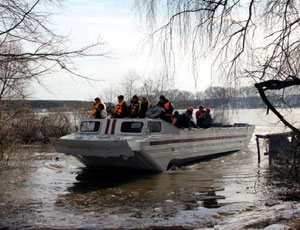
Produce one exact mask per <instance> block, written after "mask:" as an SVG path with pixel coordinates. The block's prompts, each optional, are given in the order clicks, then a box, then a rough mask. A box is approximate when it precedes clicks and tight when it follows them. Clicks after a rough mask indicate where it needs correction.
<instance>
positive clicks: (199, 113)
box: [196, 105, 205, 120]
mask: <svg viewBox="0 0 300 230" xmlns="http://www.w3.org/2000/svg"><path fill="white" fill-rule="evenodd" d="M204 112H205V111H204V108H203V106H202V105H200V106H199V110H198V111H197V112H196V120H198V118H199V117H200V116H201V115H202V114H203V113H204Z"/></svg>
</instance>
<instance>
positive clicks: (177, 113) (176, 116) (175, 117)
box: [172, 111, 179, 125]
mask: <svg viewBox="0 0 300 230" xmlns="http://www.w3.org/2000/svg"><path fill="white" fill-rule="evenodd" d="M178 117H179V112H178V111H175V112H174V115H173V116H172V125H174V124H175V122H176V121H177V119H178Z"/></svg>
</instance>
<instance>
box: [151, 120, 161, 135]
mask: <svg viewBox="0 0 300 230" xmlns="http://www.w3.org/2000/svg"><path fill="white" fill-rule="evenodd" d="M160 131H161V122H158V121H149V123H148V132H149V133H159V132H160Z"/></svg>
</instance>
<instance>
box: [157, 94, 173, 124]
mask: <svg viewBox="0 0 300 230" xmlns="http://www.w3.org/2000/svg"><path fill="white" fill-rule="evenodd" d="M157 105H158V106H160V107H162V108H164V110H165V111H164V112H162V113H161V114H160V119H162V120H164V121H166V122H169V123H172V119H171V117H172V116H173V105H172V103H171V102H170V101H169V100H168V99H166V97H165V96H164V95H161V96H160V97H159V102H158V103H157Z"/></svg>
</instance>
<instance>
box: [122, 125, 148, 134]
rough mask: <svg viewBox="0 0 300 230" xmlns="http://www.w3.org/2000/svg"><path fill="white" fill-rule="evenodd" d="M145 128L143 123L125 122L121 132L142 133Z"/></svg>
mask: <svg viewBox="0 0 300 230" xmlns="http://www.w3.org/2000/svg"><path fill="white" fill-rule="evenodd" d="M143 126H144V123H143V122H123V123H122V125H121V132H123V133H141V132H142V128H143Z"/></svg>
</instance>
